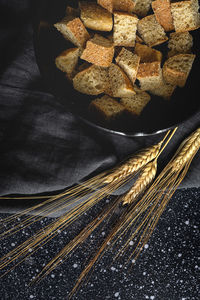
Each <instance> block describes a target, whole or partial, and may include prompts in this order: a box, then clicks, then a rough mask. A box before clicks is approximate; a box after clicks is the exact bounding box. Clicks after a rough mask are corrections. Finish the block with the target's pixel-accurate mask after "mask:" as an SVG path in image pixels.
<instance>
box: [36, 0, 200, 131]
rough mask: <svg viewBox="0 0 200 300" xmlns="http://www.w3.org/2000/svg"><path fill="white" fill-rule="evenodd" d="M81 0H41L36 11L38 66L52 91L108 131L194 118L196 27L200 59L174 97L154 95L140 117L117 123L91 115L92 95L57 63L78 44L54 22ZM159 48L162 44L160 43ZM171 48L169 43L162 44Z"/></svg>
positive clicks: (198, 104)
mask: <svg viewBox="0 0 200 300" xmlns="http://www.w3.org/2000/svg"><path fill="white" fill-rule="evenodd" d="M77 3H78V1H75V0H73V1H66V0H59V1H58V0H40V1H38V2H37V8H36V13H35V14H34V45H35V52H36V58H37V62H38V66H39V68H40V71H41V74H42V76H43V78H44V80H45V83H46V86H47V87H48V89H49V91H50V92H51V93H52V94H54V95H55V96H56V98H57V100H58V101H60V102H61V103H62V104H63V109H65V110H66V111H70V112H72V113H73V114H75V115H76V116H78V117H79V118H81V119H82V120H83V121H84V122H86V123H88V124H89V125H90V126H93V127H96V128H98V129H99V128H100V129H101V130H104V131H105V132H110V133H116V134H121V135H127V136H144V135H149V134H156V133H160V132H162V131H165V130H167V129H169V128H173V127H175V126H177V125H179V124H180V123H182V122H183V121H185V120H187V119H188V118H190V117H191V116H192V115H194V114H195V113H196V112H197V111H198V110H199V109H200V101H199V99H198V91H199V70H200V60H199V57H200V43H199V30H196V31H192V32H191V34H192V35H193V38H194V47H193V53H195V54H196V55H197V56H196V59H195V62H194V64H193V68H192V71H191V73H190V76H189V78H188V80H187V83H186V85H185V87H184V88H177V89H176V91H175V93H174V94H173V96H172V98H171V100H170V101H167V100H164V99H161V98H159V97H156V96H153V97H152V101H150V103H149V104H148V105H147V106H146V108H145V109H144V111H143V113H142V114H141V116H140V117H139V118H138V119H136V120H126V121H123V122H121V123H120V124H119V125H117V126H115V127H109V126H102V125H100V124H98V123H97V121H96V120H94V119H92V118H91V115H90V114H89V112H88V105H89V103H90V101H91V99H94V97H90V96H87V95H83V94H80V93H78V92H77V91H75V90H74V89H73V87H72V85H71V84H70V83H69V82H68V81H67V79H66V78H65V75H64V73H62V72H60V71H59V70H58V69H57V68H56V66H55V63H54V62H55V58H56V56H58V55H59V54H60V53H61V52H62V51H63V50H66V49H67V48H69V47H74V46H73V45H72V44H70V43H69V42H67V41H66V40H65V39H64V38H63V37H62V35H61V34H60V33H59V32H58V31H57V30H56V29H55V28H54V26H53V24H54V23H56V22H57V21H59V20H60V19H61V18H62V17H64V15H65V9H66V5H67V4H69V5H71V6H74V7H76V5H77ZM157 48H158V49H159V47H157ZM160 48H162V49H165V50H166V49H167V45H166V44H164V45H162V46H160Z"/></svg>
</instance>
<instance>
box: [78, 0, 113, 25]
mask: <svg viewBox="0 0 200 300" xmlns="http://www.w3.org/2000/svg"><path fill="white" fill-rule="evenodd" d="M79 6H80V10H81V20H82V21H83V24H84V25H85V27H87V28H90V29H92V30H98V31H111V30H112V28H113V19H112V14H111V13H110V12H109V11H107V10H106V9H105V8H103V7H101V6H100V5H98V4H96V3H94V2H88V1H84V2H80V4H79Z"/></svg>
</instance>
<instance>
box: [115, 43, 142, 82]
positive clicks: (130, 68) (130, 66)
mask: <svg viewBox="0 0 200 300" xmlns="http://www.w3.org/2000/svg"><path fill="white" fill-rule="evenodd" d="M115 60H116V63H117V64H118V65H119V66H120V67H121V68H122V70H123V71H124V72H125V73H126V75H127V76H128V77H129V79H130V81H131V82H132V84H134V83H135V80H136V75H137V71H138V67H139V64H140V57H139V56H138V55H137V54H133V53H132V52H131V51H129V50H127V49H125V48H122V50H121V51H120V53H119V55H118V56H117V57H116V59H115Z"/></svg>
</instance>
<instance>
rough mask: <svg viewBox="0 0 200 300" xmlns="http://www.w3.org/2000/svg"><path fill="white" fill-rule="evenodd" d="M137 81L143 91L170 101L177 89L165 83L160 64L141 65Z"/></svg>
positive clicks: (173, 85)
mask: <svg viewBox="0 0 200 300" xmlns="http://www.w3.org/2000/svg"><path fill="white" fill-rule="evenodd" d="M137 79H138V80H139V82H140V87H141V89H142V90H144V91H149V92H150V93H151V94H153V95H157V96H160V97H163V98H165V99H170V97H171V95H172V94H173V92H174V90H175V87H176V86H175V84H168V83H166V82H165V81H164V79H163V75H162V69H161V66H160V62H152V63H142V64H140V66H139V70H138V74H137Z"/></svg>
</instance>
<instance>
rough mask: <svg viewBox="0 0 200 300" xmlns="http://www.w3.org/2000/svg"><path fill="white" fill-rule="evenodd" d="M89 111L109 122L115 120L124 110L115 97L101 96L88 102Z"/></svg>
mask: <svg viewBox="0 0 200 300" xmlns="http://www.w3.org/2000/svg"><path fill="white" fill-rule="evenodd" d="M89 109H90V111H92V112H93V113H95V115H98V116H99V117H100V119H102V120H104V121H106V122H111V121H114V120H116V119H117V118H118V117H119V116H121V115H122V113H123V112H124V107H123V105H121V104H120V103H119V102H118V101H117V100H116V99H113V98H111V97H109V96H106V95H105V96H103V97H101V98H98V99H95V100H93V101H92V102H91V103H90V107H89Z"/></svg>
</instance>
